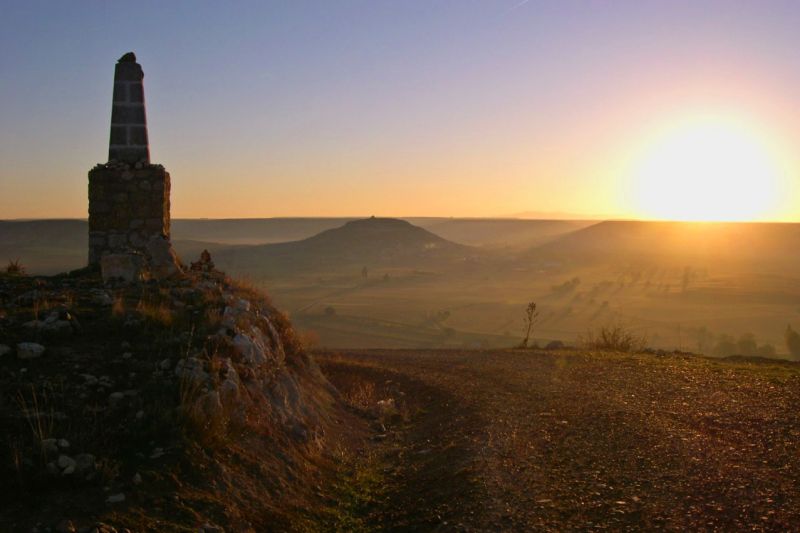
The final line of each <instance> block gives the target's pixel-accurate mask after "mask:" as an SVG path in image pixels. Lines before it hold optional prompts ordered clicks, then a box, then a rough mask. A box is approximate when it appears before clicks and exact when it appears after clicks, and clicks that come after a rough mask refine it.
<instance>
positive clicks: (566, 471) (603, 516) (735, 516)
mask: <svg viewBox="0 0 800 533" xmlns="http://www.w3.org/2000/svg"><path fill="white" fill-rule="evenodd" d="M317 358H318V360H319V361H320V364H321V365H322V368H323V370H324V372H325V373H326V374H327V375H328V376H329V378H330V379H331V381H332V382H333V383H334V384H335V385H336V386H338V387H339V388H340V389H341V390H342V393H343V395H344V397H345V399H346V400H348V401H349V402H350V403H351V405H358V404H359V403H361V404H364V405H370V404H373V405H374V404H375V402H377V401H379V400H386V399H388V398H391V399H392V400H394V402H395V404H396V405H395V408H397V409H399V410H400V412H401V415H400V417H399V419H398V420H397V421H396V423H395V424H393V425H391V424H390V425H389V426H388V428H387V427H385V425H382V424H381V423H380V422H375V424H374V425H373V430H374V432H375V437H374V438H375V441H374V444H373V446H372V451H371V453H372V455H371V456H370V458H369V461H370V464H372V465H374V466H375V468H376V475H375V476H374V479H373V480H372V483H371V487H372V491H371V494H372V495H373V496H374V497H373V498H372V499H371V500H369V501H368V503H369V505H363V506H362V507H361V508H360V512H361V515H360V516H361V519H362V524H365V525H366V526H368V527H366V529H370V528H379V527H382V528H383V529H386V530H391V529H393V528H400V529H401V530H440V531H501V530H509V531H530V530H550V531H564V530H586V529H612V530H653V529H668V530H675V531H677V530H681V531H683V530H708V531H731V530H764V531H787V530H794V529H797V528H798V527H800V484H798V479H800V454H799V453H798V451H797V446H798V443H799V442H800V414H799V413H798V409H797V406H798V405H800V367H798V365H796V364H791V363H786V364H782V363H775V364H770V363H742V362H723V361H714V360H709V359H704V358H699V357H681V356H663V357H657V356H650V355H641V356H640V355H624V354H586V353H576V352H520V351H506V352H503V351H498V352H458V351H451V352H445V351H427V352H426V351H357V352H356V351H350V352H328V353H320V354H317ZM367 398H368V399H367ZM380 418H381V415H380V413H378V415H376V418H375V420H379V419H380Z"/></svg>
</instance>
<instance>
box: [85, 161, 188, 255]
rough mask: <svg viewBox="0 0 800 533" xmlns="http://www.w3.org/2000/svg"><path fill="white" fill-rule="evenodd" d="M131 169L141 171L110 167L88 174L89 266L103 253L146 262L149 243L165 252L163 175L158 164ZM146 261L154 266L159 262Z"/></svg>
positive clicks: (167, 184)
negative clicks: (160, 243)
mask: <svg viewBox="0 0 800 533" xmlns="http://www.w3.org/2000/svg"><path fill="white" fill-rule="evenodd" d="M136 166H140V167H141V168H135V166H134V167H133V168H132V167H131V165H128V164H126V163H114V162H110V163H107V164H102V165H97V166H96V167H94V168H93V169H92V170H90V171H89V265H90V266H96V265H99V264H100V260H101V258H102V257H103V256H104V255H107V254H124V253H129V252H137V253H142V254H144V255H145V256H146V257H148V258H150V255H151V250H152V249H153V245H152V244H151V243H152V242H154V239H155V238H158V240H159V241H166V243H167V246H170V248H171V245H169V236H170V217H169V208H170V205H169V193H170V179H169V173H168V172H167V171H166V170H165V169H164V167H163V166H161V165H136ZM148 245H149V246H148ZM157 255H160V256H163V255H164V253H163V252H162V253H159V254H157ZM170 255H171V256H173V257H174V252H172V253H171V254H170ZM152 259H156V263H158V262H159V259H160V258H152ZM175 259H176V263H177V258H175ZM169 270H172V269H169Z"/></svg>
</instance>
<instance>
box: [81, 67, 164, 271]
mask: <svg viewBox="0 0 800 533" xmlns="http://www.w3.org/2000/svg"><path fill="white" fill-rule="evenodd" d="M143 77H144V74H143V73H142V67H141V66H140V65H139V64H138V63H137V62H136V56H135V55H134V54H133V52H129V53H127V54H125V55H124V56H122V57H121V58H120V59H119V61H118V62H117V65H116V69H115V71H114V104H113V109H112V112H111V142H110V143H109V148H108V158H109V161H108V163H104V164H99V165H97V166H96V167H94V168H93V169H92V170H90V171H89V265H90V266H100V268H101V270H102V272H103V277H104V278H117V277H121V278H124V279H126V280H128V281H136V280H137V279H141V278H145V277H155V278H164V277H169V276H171V275H173V274H176V273H178V272H180V263H179V261H178V258H177V256H176V255H175V252H174V251H173V249H172V244H171V243H170V214H169V210H170V201H169V194H170V177H169V173H168V172H167V171H166V170H165V169H164V167H163V166H161V165H154V164H150V150H149V147H148V143H147V124H146V121H145V112H144V88H143V86H142V78H143Z"/></svg>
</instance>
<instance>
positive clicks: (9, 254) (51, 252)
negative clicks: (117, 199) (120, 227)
mask: <svg viewBox="0 0 800 533" xmlns="http://www.w3.org/2000/svg"><path fill="white" fill-rule="evenodd" d="M88 248H89V234H88V227H87V223H86V221H85V220H69V219H67V220H55V219H53V220H19V221H17V220H13V221H3V220H0V267H5V265H6V264H7V263H8V261H15V260H20V262H21V263H22V264H23V265H24V266H25V267H26V268H27V269H28V271H29V272H31V273H37V274H41V273H45V274H55V273H57V272H63V271H65V270H72V269H76V268H80V267H83V266H86V260H87V254H88V251H87V250H88Z"/></svg>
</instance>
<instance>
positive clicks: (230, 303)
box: [0, 270, 361, 533]
mask: <svg viewBox="0 0 800 533" xmlns="http://www.w3.org/2000/svg"><path fill="white" fill-rule="evenodd" d="M0 304H2V306H1V307H0V493H2V494H3V504H2V512H1V513H0V530H2V531H32V530H33V531H73V532H74V531H76V530H77V529H79V530H81V531H102V532H105V533H115V532H116V531H118V530H121V531H128V530H133V531H188V530H189V528H193V529H192V531H204V532H206V533H211V532H219V531H223V530H225V529H223V528H226V529H227V530H229V531H267V530H282V531H288V530H315V529H319V528H323V529H326V528H328V526H324V525H322V524H324V523H326V522H327V521H329V520H330V518H329V517H328V516H327V515H326V512H327V510H328V508H327V506H326V504H325V501H326V500H327V499H329V498H330V499H333V498H336V497H338V495H337V494H336V493H335V491H334V489H333V487H334V486H335V483H334V481H335V477H336V476H337V475H338V474H337V471H336V467H335V464H342V463H341V461H342V459H343V458H344V457H345V455H342V454H341V453H339V454H337V455H336V456H335V460H336V461H339V463H333V462H332V461H334V454H333V453H332V450H334V449H337V450H344V449H347V446H348V443H349V442H351V441H353V440H354V439H355V440H358V439H359V431H360V429H359V428H360V427H361V426H360V425H359V423H358V422H353V421H352V416H351V415H349V414H348V413H346V412H344V411H343V410H342V409H341V406H340V403H339V402H338V399H337V398H338V393H337V392H336V391H335V390H334V389H333V388H332V387H331V385H330V384H329V383H328V382H327V380H326V379H325V378H324V376H322V374H321V373H320V371H319V368H318V367H317V366H316V363H314V361H313V360H312V359H311V358H310V356H309V355H308V353H307V352H306V351H305V350H304V349H303V347H302V345H301V344H300V342H299V340H298V338H297V336H296V335H295V334H294V332H293V329H292V327H291V324H290V323H289V322H288V320H287V319H286V318H285V316H284V315H282V314H281V313H280V312H278V311H277V310H275V309H274V308H273V307H272V306H271V305H270V304H269V303H268V302H267V301H266V297H265V296H264V295H263V294H261V293H259V292H257V291H254V290H252V289H251V288H248V287H245V286H242V285H240V284H237V283H235V282H233V281H231V280H230V278H228V277H227V276H225V275H224V274H222V273H220V272H217V271H211V272H203V273H191V274H189V275H186V276H179V277H176V278H173V279H169V280H162V281H159V282H154V281H151V282H147V283H140V284H132V285H125V284H120V283H108V284H104V283H103V281H102V280H101V279H100V276H99V274H98V273H95V272H92V271H88V270H84V271H80V272H74V273H72V274H70V275H63V276H55V277H36V278H32V277H31V278H29V277H26V276H18V275H14V276H11V275H5V273H4V274H2V275H0ZM345 421H347V423H344V422H345ZM337 426H339V427H347V428H349V430H348V432H346V433H345V432H342V431H339V430H337ZM321 485H325V486H326V487H328V488H327V489H325V491H322V490H317V489H314V487H318V486H321ZM219 526H222V527H219ZM93 528H94V529H93ZM122 528H129V529H124V530H123V529H122Z"/></svg>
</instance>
